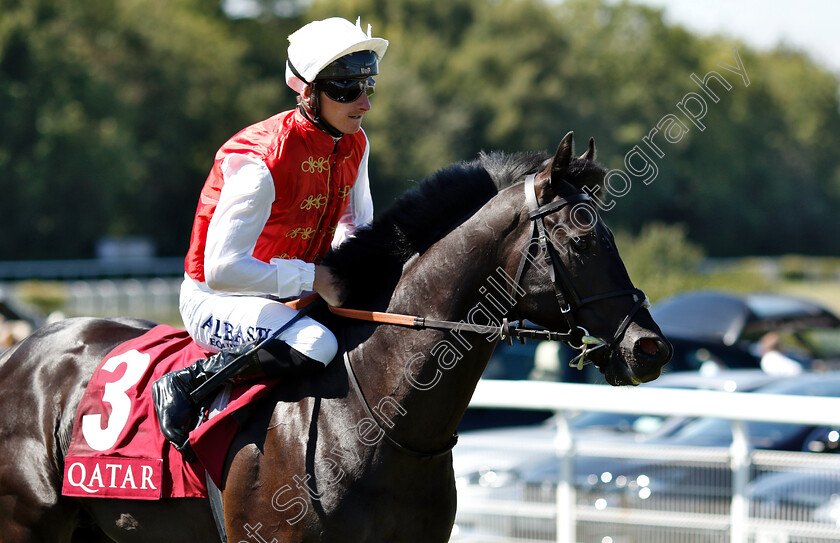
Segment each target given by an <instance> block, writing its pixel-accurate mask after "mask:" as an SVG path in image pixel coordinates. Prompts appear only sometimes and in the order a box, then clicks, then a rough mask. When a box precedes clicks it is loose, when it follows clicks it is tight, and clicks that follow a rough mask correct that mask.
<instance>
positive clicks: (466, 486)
mask: <svg viewBox="0 0 840 543" xmlns="http://www.w3.org/2000/svg"><path fill="white" fill-rule="evenodd" d="M779 379H780V377H778V376H772V375H768V374H767V373H765V372H762V371H760V370H756V369H753V370H723V371H720V372H717V373H716V374H714V375H703V374H700V373H698V372H675V373H669V374H667V375H663V376H662V377H660V378H659V379H657V380H656V381H653V382H650V383H645V384H642V385H640V387H653V388H684V389H704V390H720V391H727V392H735V391H738V392H747V391H750V390H755V389H756V388H759V387H760V386H762V385H766V384H769V383H773V382H776V381H778V380H779ZM692 420H694V419H692V418H684V417H658V416H650V415H633V414H617V413H604V412H598V411H584V412H581V413H578V414H576V415H574V416H572V417H570V419H569V426H570V428H571V431H572V432H573V433H574V436H575V439H576V440H577V441H578V442H585V441H597V442H612V441H615V442H633V443H644V442H648V441H652V440H657V439H664V438H665V437H667V436H670V435H673V434H674V433H676V432H677V431H678V430H679V429H680V428H682V427H684V426H685V425H687V424H689V423H690V422H691V421H692ZM556 436H557V421H556V420H555V419H554V418H551V419H549V420H548V421H546V422H544V423H542V424H538V425H530V426H522V427H513V428H496V429H487V430H480V431H471V432H465V433H463V434H462V435H461V439H460V442H459V444H458V446H457V447H456V448H455V450H454V452H453V466H454V469H455V476H456V483H457V487H458V503H459V511H458V515H457V517H456V524H457V525H458V530H459V533H460V534H461V535H460V536H459V537H463V538H468V536H469V535H475V531H476V529H477V527H478V526H479V525H480V524H481V523H480V522H479V518H480V517H481V515H480V514H477V513H476V514H474V513H472V512H471V507H472V506H473V505H475V504H480V503H484V502H486V501H488V500H491V501H510V502H514V503H515V502H531V503H533V502H551V501H553V499H554V493H555V491H556V481H557V469H558V461H557V457H556V452H555V439H556ZM575 464H576V466H575V472H576V478H575V485H576V487H577V488H578V489H579V491H580V492H581V493H582V494H584V493H588V494H593V495H594V493H597V492H599V491H600V490H599V488H600V487H601V486H603V485H605V484H608V483H609V484H611V485H613V486H616V485H618V486H622V485H623V486H627V485H629V486H630V487H633V486H636V485H638V483H637V482H636V481H628V480H627V479H626V478H623V477H621V476H620V474H617V477H616V478H615V479H613V478H608V477H607V476H606V475H604V474H605V473H607V471H606V470H602V469H601V468H603V467H604V464H605V461H604V459H596V458H592V457H585V456H579V457H577V458H576V461H575ZM593 499H598V498H597V497H596V498H593ZM506 522H507V524H506V525H505V526H502V527H499V526H496V527H495V528H494V531H495V533H505V534H508V535H510V534H512V533H513V532H514V531H515V530H516V526H515V525H516V522H517V521H516V520H514V519H509V520H508V521H506ZM529 522H531V524H532V525H539V526H542V528H535V527H534V526H532V529H536V530H537V531H540V530H543V531H552V530H553V529H554V528H553V524H554V523H553V521H550V520H547V519H546V520H545V521H544V522H542V523H540V522H539V521H535V520H533V519H529ZM482 533H484V532H482ZM485 535H486V534H485ZM460 540H461V539H459V541H460ZM465 540H468V539H465Z"/></svg>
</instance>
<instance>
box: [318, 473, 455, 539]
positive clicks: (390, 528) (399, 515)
mask: <svg viewBox="0 0 840 543" xmlns="http://www.w3.org/2000/svg"><path fill="white" fill-rule="evenodd" d="M383 475H384V474H381V473H379V474H377V473H375V471H374V472H373V473H369V474H368V475H367V476H366V477H362V478H360V479H359V480H357V481H353V482H352V484H349V485H348V486H347V487H346V488H345V489H344V491H343V492H340V493H337V494H336V496H335V501H334V502H327V501H324V503H322V505H323V506H325V510H324V512H325V513H326V516H325V517H324V520H323V523H322V528H323V529H324V532H323V533H324V534H329V537H323V538H319V539H315V541H343V542H348V543H351V542H352V543H381V542H383V541H388V542H393V543H415V542H417V543H420V542H422V543H433V542H438V541H440V542H446V541H448V540H449V535H450V531H451V528H452V522H453V520H454V516H455V505H456V501H455V490H454V483H453V481H452V476H451V468H449V467H448V466H446V467H445V468H443V469H436V470H432V471H427V470H425V469H422V468H421V469H413V470H412V469H410V468H407V469H404V470H395V471H394V473H393V474H392V475H393V476H390V477H386V476H383ZM324 498H326V496H325V497H324Z"/></svg>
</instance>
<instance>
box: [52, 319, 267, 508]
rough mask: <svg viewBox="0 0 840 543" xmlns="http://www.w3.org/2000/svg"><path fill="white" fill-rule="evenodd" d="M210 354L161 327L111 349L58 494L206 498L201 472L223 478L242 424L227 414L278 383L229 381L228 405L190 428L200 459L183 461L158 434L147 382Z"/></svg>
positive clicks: (89, 393) (76, 431) (88, 393)
mask: <svg viewBox="0 0 840 543" xmlns="http://www.w3.org/2000/svg"><path fill="white" fill-rule="evenodd" d="M207 355H208V353H207V352H206V351H204V350H203V349H201V348H200V347H199V346H198V345H196V344H195V343H194V342H193V341H192V339H190V337H189V335H188V334H187V333H186V332H185V331H183V330H178V329H175V328H172V327H171V326H166V325H159V326H156V327H154V328H152V329H151V330H150V331H148V332H147V333H145V334H143V335H142V336H140V337H138V338H136V339H133V340H131V341H128V342H126V343H123V344H121V345H119V346H118V347H116V348H115V349H114V350H112V351H111V352H110V353H108V355H107V356H106V357H105V358H104V359H103V361H102V362H101V363H100V365H99V366H98V367H97V368H96V371H95V372H94V373H93V376H92V378H91V380H90V383H88V386H87V388H86V390H85V393H84V396H83V397H82V400H81V402H80V403H79V407H78V409H77V410H76V416H75V419H74V422H73V435H72V437H71V441H70V449H69V451H68V454H67V457H66V458H65V462H64V481H63V485H62V494H63V495H65V496H81V497H86V498H90V497H100V498H129V499H140V500H157V499H161V498H205V497H207V487H206V484H205V477H204V472H205V470H206V471H207V473H208V474H209V475H210V477H211V478H212V479H213V481H214V482H215V483H216V484H217V485H219V484H220V483H221V474H222V468H223V467H224V461H225V456H226V454H227V450H228V447H229V446H230V442H231V440H232V439H233V437H234V435H235V434H236V431H237V429H238V427H239V425H238V422H237V420H236V417H233V416H231V415H232V414H233V413H235V412H236V411H237V410H238V409H239V408H241V407H242V406H244V405H246V404H248V403H249V402H251V401H254V400H256V399H257V398H258V397H260V396H262V395H263V394H265V393H266V392H267V391H268V390H269V389H270V387H271V385H273V384H274V383H276V382H277V381H276V380H275V381H265V382H259V383H256V384H252V385H243V386H236V387H234V388H233V390H232V392H231V396H230V400H229V402H228V404H227V407H225V408H224V409H223V410H222V411H221V413H219V414H218V415H216V416H214V417H212V418H210V419H209V420H207V421H205V422H203V423H202V424H201V425H200V426H199V427H198V428H197V429H196V430H194V431H193V432H192V433H190V443H191V444H192V446H193V449H194V451H195V452H196V456H197V457H198V461H197V462H185V461H184V459H183V457H182V456H181V453H179V452H178V451H177V450H176V449H175V448H174V447H172V446H171V444H170V443H169V442H168V441H167V440H166V439H165V438H164V437H163V434H161V432H160V427H159V425H158V420H157V416H156V415H155V408H154V406H153V405H152V391H151V386H152V383H154V382H155V381H156V380H157V379H158V378H159V377H161V376H162V375H164V374H165V373H168V372H170V371H173V370H178V369H181V368H184V367H186V366H189V365H190V364H192V363H193V362H194V361H195V360H197V359H199V358H205V357H206V356H207Z"/></svg>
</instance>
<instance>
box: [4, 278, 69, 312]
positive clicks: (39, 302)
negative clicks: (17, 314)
mask: <svg viewBox="0 0 840 543" xmlns="http://www.w3.org/2000/svg"><path fill="white" fill-rule="evenodd" d="M14 294H15V298H16V299H17V300H20V301H21V302H22V303H23V304H25V305H26V306H29V307H33V308H35V309H36V310H37V311H38V312H40V313H41V314H42V315H49V314H50V313H52V312H53V311H60V310H61V309H64V307H65V305H66V304H67V299H68V294H67V288H66V286H65V285H63V284H62V283H58V282H51V281H34V280H33V281H24V282H22V283H18V284H17V285H16V287H15V291H14Z"/></svg>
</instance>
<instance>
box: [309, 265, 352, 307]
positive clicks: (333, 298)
mask: <svg viewBox="0 0 840 543" xmlns="http://www.w3.org/2000/svg"><path fill="white" fill-rule="evenodd" d="M312 288H314V289H315V292H317V293H318V294H320V295H321V298H323V299H324V300H325V301H326V302H327V303H328V304H330V305H331V306H334V307H341V304H343V303H344V298H345V296H344V289H343V288H342V286H341V282H340V281H339V280H338V278H337V277H336V276H335V275H333V273H332V270H330V269H329V268H328V267H326V266H318V265H316V266H315V281H314V282H313V283H312Z"/></svg>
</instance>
